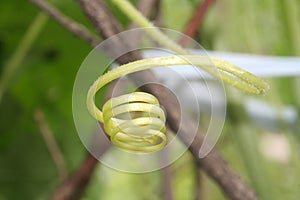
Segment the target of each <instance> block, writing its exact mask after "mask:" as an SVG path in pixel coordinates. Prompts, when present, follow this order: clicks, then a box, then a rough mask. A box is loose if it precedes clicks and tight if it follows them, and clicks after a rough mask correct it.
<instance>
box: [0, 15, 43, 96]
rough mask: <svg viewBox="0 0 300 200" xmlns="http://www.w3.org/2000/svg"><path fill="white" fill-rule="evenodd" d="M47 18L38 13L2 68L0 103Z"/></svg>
mask: <svg viewBox="0 0 300 200" xmlns="http://www.w3.org/2000/svg"><path fill="white" fill-rule="evenodd" d="M47 19H48V16H47V15H46V14H45V13H43V12H40V13H39V14H38V15H37V16H36V17H35V19H34V20H33V22H32V23H31V25H30V27H29V28H28V30H27V31H26V33H25V35H24V37H23V38H22V40H21V42H20V44H19V46H18V47H17V49H16V50H15V52H14V53H13V55H12V56H11V57H10V59H9V60H8V61H7V63H6V65H5V66H4V70H3V73H2V76H1V79H0V102H1V100H2V98H3V95H4V93H5V91H6V90H7V87H8V86H9V84H10V81H11V80H12V79H13V77H14V76H15V74H16V73H17V71H18V70H19V68H20V67H21V66H22V65H21V63H22V61H23V60H24V57H25V56H26V54H27V52H28V51H29V49H30V47H31V46H32V44H33V43H34V41H35V40H36V39H37V37H38V36H39V34H40V33H41V31H42V30H43V27H44V26H45V24H46V22H47Z"/></svg>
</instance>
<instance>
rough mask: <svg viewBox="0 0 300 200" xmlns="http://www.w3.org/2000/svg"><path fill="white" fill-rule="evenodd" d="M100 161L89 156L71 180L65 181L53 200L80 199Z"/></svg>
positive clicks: (53, 196)
mask: <svg viewBox="0 0 300 200" xmlns="http://www.w3.org/2000/svg"><path fill="white" fill-rule="evenodd" d="M97 163H98V160H97V159H96V158H95V157H94V156H92V155H91V154H87V156H86V158H85V160H84V161H83V162H82V164H81V165H80V168H79V169H78V170H77V171H76V172H75V173H74V174H73V175H72V176H70V178H69V179H67V180H65V181H64V182H63V184H61V185H60V186H59V187H58V188H57V190H56V191H55V192H54V193H53V195H52V197H51V198H50V199H51V200H67V199H70V200H75V199H80V198H81V196H82V195H83V193H84V191H85V189H86V186H87V184H88V182H89V180H90V179H91V176H92V174H93V173H92V172H93V171H94V170H95V167H96V166H97Z"/></svg>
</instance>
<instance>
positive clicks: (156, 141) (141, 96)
mask: <svg viewBox="0 0 300 200" xmlns="http://www.w3.org/2000/svg"><path fill="white" fill-rule="evenodd" d="M122 114H133V115H129V116H127V117H129V119H122V118H121V117H118V116H121V115H122ZM134 115H136V116H134ZM165 122H166V117H165V114H164V111H163V110H162V109H161V108H160V107H159V102H158V100H157V99H156V97H154V96H153V95H151V94H148V93H144V92H134V93H131V94H126V95H122V96H119V97H114V98H111V99H110V100H108V101H107V102H106V103H105V104H104V106H103V123H104V130H105V131H106V133H107V134H108V135H109V136H110V139H111V142H112V143H113V144H115V145H116V146H118V147H121V148H123V149H126V150H131V151H137V152H152V151H156V150H159V149H161V148H163V147H164V146H165V144H166V141H167V138H166V135H165V134H164V133H165V131H166V127H165Z"/></svg>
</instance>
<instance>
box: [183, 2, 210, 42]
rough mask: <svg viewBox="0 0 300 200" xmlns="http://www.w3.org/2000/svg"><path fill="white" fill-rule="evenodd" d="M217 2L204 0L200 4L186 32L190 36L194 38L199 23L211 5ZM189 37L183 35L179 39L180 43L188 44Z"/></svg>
mask: <svg viewBox="0 0 300 200" xmlns="http://www.w3.org/2000/svg"><path fill="white" fill-rule="evenodd" d="M214 2H215V0H203V1H202V2H201V4H200V5H199V7H198V8H197V10H196V12H195V14H194V15H193V17H192V18H191V20H190V21H189V23H188V25H187V27H186V29H185V31H184V34H185V35H186V36H188V37H191V38H194V37H195V35H196V32H197V29H198V27H199V25H200V24H201V23H202V21H203V19H204V17H205V15H206V14H207V11H208V9H209V7H210V6H211V5H212V4H213V3H214ZM187 39H188V38H187V37H182V38H180V40H179V44H181V45H182V46H186V43H187V41H188V40H187Z"/></svg>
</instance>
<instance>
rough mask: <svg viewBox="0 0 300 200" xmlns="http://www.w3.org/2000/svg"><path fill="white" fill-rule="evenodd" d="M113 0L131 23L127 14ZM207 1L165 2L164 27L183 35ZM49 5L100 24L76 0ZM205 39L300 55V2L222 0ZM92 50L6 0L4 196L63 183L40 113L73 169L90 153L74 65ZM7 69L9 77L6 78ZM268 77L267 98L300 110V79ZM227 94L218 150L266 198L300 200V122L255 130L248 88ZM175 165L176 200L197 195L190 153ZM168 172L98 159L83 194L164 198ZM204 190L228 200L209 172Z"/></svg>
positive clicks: (0, 53)
mask: <svg viewBox="0 0 300 200" xmlns="http://www.w3.org/2000/svg"><path fill="white" fill-rule="evenodd" d="M107 2H108V5H109V6H110V8H111V9H112V10H113V12H114V14H116V16H117V17H118V19H119V20H120V21H121V22H122V24H123V25H124V27H125V28H126V27H127V26H128V24H129V23H130V22H129V21H128V19H127V18H126V17H125V16H124V15H122V14H121V13H119V12H118V10H117V9H116V8H114V7H113V5H112V4H111V3H110V2H109V1H107ZM132 2H133V3H136V1H132ZM200 2H201V1H200V0H161V1H160V12H161V22H162V26H163V27H166V28H171V29H175V30H178V31H181V32H183V31H184V28H185V26H186V24H187V22H188V20H189V19H190V18H191V16H192V15H193V12H194V11H195V9H196V8H197V6H198V4H199V3H200ZM51 3H52V4H53V5H55V6H56V7H57V8H59V9H60V10H61V11H63V12H64V13H65V14H67V15H68V16H70V17H72V18H73V19H75V20H77V21H79V22H80V23H83V24H85V25H86V26H88V27H89V28H91V27H92V26H91V24H90V23H89V22H88V20H87V18H86V17H85V16H84V14H83V13H82V11H81V9H80V7H79V6H78V5H77V3H76V2H74V1H71V0H65V1H58V0H53V1H51ZM33 24H35V25H34V26H35V27H38V28H36V29H35V30H32V32H31V36H32V37H33V35H35V36H34V37H33V38H32V37H30V35H29V36H27V40H26V41H27V42H29V41H31V40H32V42H31V44H29V43H27V44H24V43H23V45H22V42H21V41H22V40H23V38H24V37H26V36H25V35H26V31H28V30H29V27H30V26H33ZM92 31H94V30H92ZM28 38H29V39H28ZM197 40H198V41H199V43H200V44H202V45H203V46H204V48H206V49H208V50H220V51H233V52H244V53H253V54H261V55H279V56H300V1H299V0H265V1H260V0H252V1H246V0H223V1H221V0H217V1H216V3H215V4H214V5H213V6H212V7H211V8H210V10H209V12H208V13H207V16H205V20H204V22H203V24H202V25H201V26H200V27H199V31H198V35H197ZM26 45H27V46H26ZM27 47H28V51H26V49H27ZM18 48H19V49H21V50H22V49H23V50H24V51H26V54H25V58H24V59H23V60H22V62H21V64H20V65H17V66H16V70H13V69H10V70H8V72H5V71H6V68H7V67H8V68H13V67H11V66H14V62H16V60H17V59H14V60H12V55H14V54H15V53H16V50H17V49H18ZM90 50H91V47H90V46H89V45H88V44H86V43H85V42H84V41H81V40H80V39H78V38H76V37H74V36H73V35H71V34H70V33H69V32H67V31H66V30H64V29H63V28H62V27H61V26H60V25H58V24H57V23H56V22H54V21H53V20H51V19H47V17H45V16H43V15H42V14H40V12H39V10H38V9H37V8H36V7H35V6H33V5H32V4H31V3H29V2H28V1H18V0H10V1H5V0H0V73H1V77H2V78H1V79H2V80H1V81H4V82H2V83H5V92H4V93H3V96H2V98H1V100H0V200H7V199H9V200H10V199H23V200H27V199H28V200H32V199H47V197H49V196H50V195H51V193H52V192H53V191H54V190H55V188H56V187H57V185H58V184H59V175H58V172H57V169H56V167H55V163H54V161H53V159H52V157H51V155H50V154H49V151H48V149H47V146H46V144H45V141H44V140H43V137H42V135H41V133H40V131H39V128H38V125H37V123H36V121H35V120H34V117H33V113H34V111H35V110H37V109H38V110H41V111H42V112H43V113H44V114H45V119H46V121H47V123H48V124H49V126H50V128H51V130H52V131H53V134H54V137H55V140H56V142H57V143H58V146H59V147H60V149H61V151H62V154H63V156H64V159H65V162H66V166H67V171H68V172H69V173H71V172H72V171H74V170H75V169H76V168H77V167H78V166H79V164H80V162H81V160H82V159H83V158H84V156H85V153H86V150H85V148H84V146H83V145H82V143H81V142H80V139H79V137H78V135H77V133H76V130H75V127H74V123H73V118H72V107H71V105H72V87H73V82H74V79H75V76H76V72H77V70H78V69H79V67H80V64H81V62H82V61H83V59H84V58H85V56H86V55H87V54H88V53H89V51H90ZM4 73H7V76H8V77H11V78H10V79H6V78H5V77H6V74H5V76H3V74H4ZM3 79H4V80H3ZM268 82H269V83H270V85H271V90H270V91H269V93H268V94H267V95H265V96H263V97H259V98H260V99H262V100H263V101H266V102H268V103H269V104H270V105H273V106H274V107H276V108H277V109H278V112H280V110H281V109H282V108H283V106H284V105H292V106H294V108H296V110H297V112H298V113H299V108H300V91H299V86H300V77H292V78H274V79H269V80H268ZM1 91H4V89H3V88H1ZM227 92H228V94H227V96H228V99H227V100H228V119H227V120H226V124H225V127H224V131H223V133H222V136H221V138H220V140H219V142H218V146H217V148H218V149H219V151H220V153H221V154H222V155H223V156H224V157H225V159H226V160H227V161H228V162H229V163H230V165H231V166H232V167H233V168H234V169H235V170H236V171H237V172H238V173H239V174H240V175H241V177H242V178H243V179H245V180H247V182H248V183H249V184H250V185H251V186H252V187H253V188H254V189H255V191H256V192H257V193H258V195H259V197H260V199H289V200H293V199H295V200H297V199H299V198H300V154H299V152H300V131H299V125H298V124H299V123H297V126H298V127H297V128H296V129H295V130H291V129H290V128H289V127H288V126H287V125H286V124H285V123H284V122H282V123H280V124H279V128H277V129H276V130H265V129H263V128H258V127H255V126H254V125H253V123H252V122H251V120H249V118H248V116H247V114H245V112H242V111H241V109H243V108H242V106H241V103H242V102H243V100H244V99H245V98H247V97H248V96H249V95H246V94H243V93H241V92H239V91H236V90H235V89H232V88H227ZM229 97H230V98H229ZM298 122H299V119H298ZM267 136H270V137H267ZM277 136H279V137H280V138H281V140H280V141H283V142H284V145H285V146H284V148H283V149H280V148H281V147H280V146H278V145H276V144H275V146H271V145H272V144H273V143H272V140H273V139H274V138H277ZM266 138H267V139H266ZM270 138H271V139H270ZM272 138H273V139H272ZM263 141H265V142H266V144H265V146H266V145H267V146H268V145H270V148H274V151H275V149H277V148H279V151H282V152H286V154H285V157H284V159H281V160H280V159H276V156H275V158H274V157H272V156H271V157H270V156H268V155H267V154H266V153H264V151H263V150H262V148H261V146H262V142H263ZM268 142H269V143H268ZM171 171H172V191H173V195H174V199H178V200H182V199H196V198H197V190H198V188H197V185H196V182H197V180H196V178H195V177H196V175H195V174H196V173H197V169H195V166H194V163H193V159H192V157H191V155H190V154H189V152H187V153H185V155H184V156H182V157H181V158H180V159H179V160H178V161H177V162H176V163H174V164H173V165H172V166H171ZM161 173H162V172H161V171H157V172H153V173H148V174H141V175H132V174H126V173H121V172H117V171H114V170H112V169H109V168H107V167H105V166H103V165H98V168H97V170H96V173H95V174H94V176H93V178H92V181H91V184H90V185H89V187H88V189H87V191H86V193H85V195H84V197H83V199H112V200H113V199H124V198H125V199H163V198H164V191H163V186H162V180H161ZM202 187H203V188H202V189H203V196H204V199H216V200H219V199H225V196H224V195H223V193H222V192H221V190H220V189H219V188H218V187H217V186H216V185H215V183H214V182H212V181H211V180H210V179H209V178H207V177H206V176H205V175H204V178H203V183H202Z"/></svg>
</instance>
